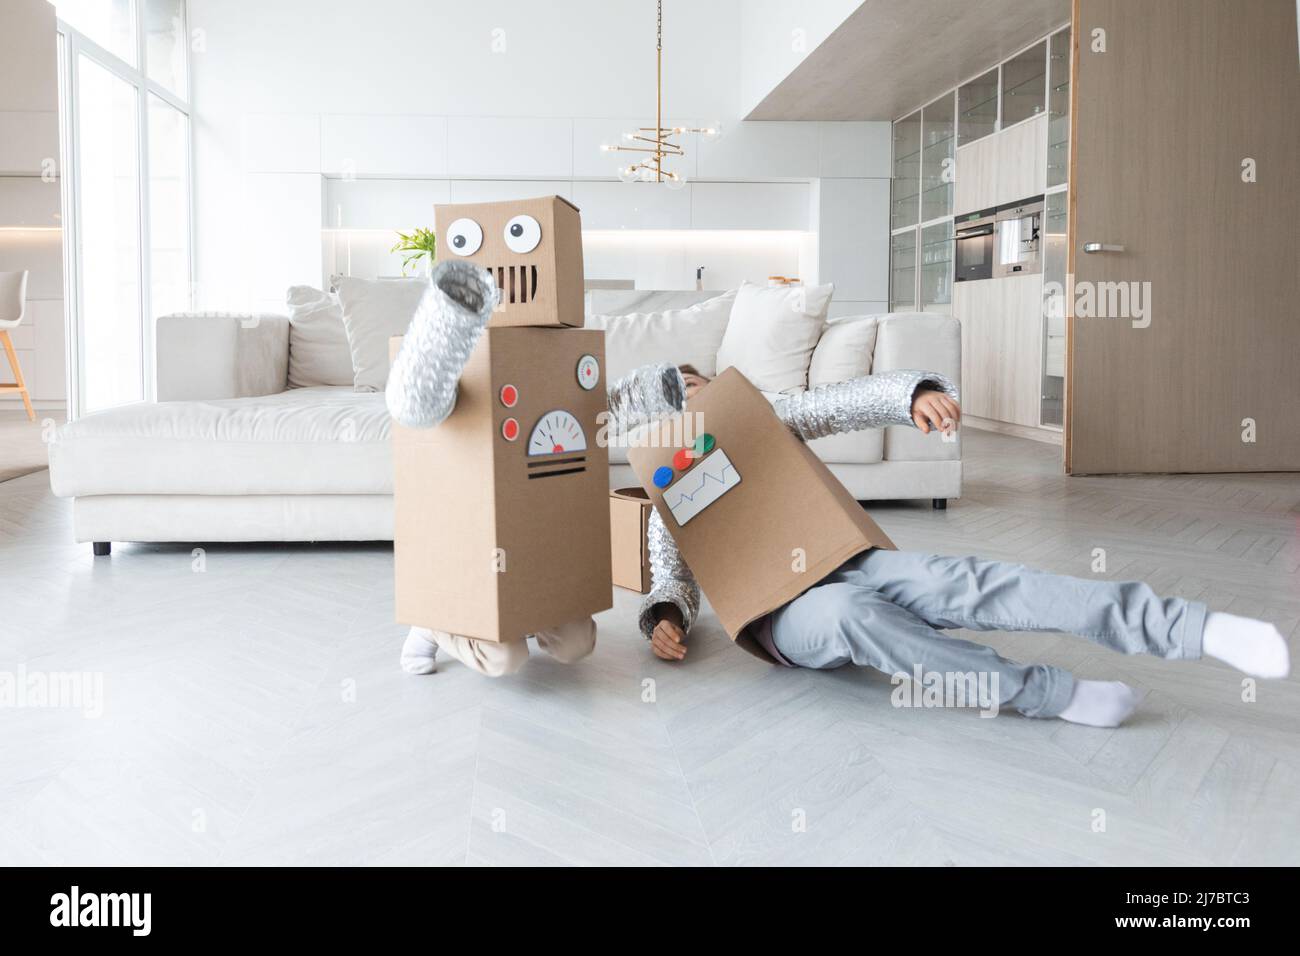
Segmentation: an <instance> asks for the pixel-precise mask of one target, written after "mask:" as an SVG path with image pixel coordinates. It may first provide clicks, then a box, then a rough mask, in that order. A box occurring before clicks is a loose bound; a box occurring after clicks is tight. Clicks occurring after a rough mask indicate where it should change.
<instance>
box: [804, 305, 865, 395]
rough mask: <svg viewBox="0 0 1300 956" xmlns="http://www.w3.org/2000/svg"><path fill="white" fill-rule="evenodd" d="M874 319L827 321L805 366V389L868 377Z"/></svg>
mask: <svg viewBox="0 0 1300 956" xmlns="http://www.w3.org/2000/svg"><path fill="white" fill-rule="evenodd" d="M876 324H877V317H876V316H874V315H854V316H845V317H843V318H836V319H831V320H830V321H829V322H828V323H827V324H826V328H825V329H824V330H823V331H822V337H821V338H820V339H818V340H817V347H816V348H815V349H813V354H812V359H811V361H810V362H809V363H808V387H809V388H816V387H817V386H818V385H828V384H830V383H832V382H847V381H849V380H850V379H854V378H861V377H862V376H863V375H869V374H871V355H872V353H873V352H874V351H875V350H876Z"/></svg>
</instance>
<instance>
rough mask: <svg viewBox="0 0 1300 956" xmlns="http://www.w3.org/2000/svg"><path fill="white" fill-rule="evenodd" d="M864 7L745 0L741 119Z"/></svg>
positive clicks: (828, 0) (848, 2)
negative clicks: (859, 8)
mask: <svg viewBox="0 0 1300 956" xmlns="http://www.w3.org/2000/svg"><path fill="white" fill-rule="evenodd" d="M861 5H862V0H744V3H743V4H742V8H741V29H740V38H741V44H740V49H741V56H740V104H739V106H740V109H739V115H741V116H746V115H748V114H749V112H750V111H751V110H752V109H753V108H754V107H756V106H757V105H758V104H759V103H761V102H762V101H763V98H764V97H766V96H767V94H768V93H770V92H772V89H773V88H774V87H775V86H776V85H777V84H778V83H780V82H781V81H782V80H783V79H785V78H786V77H787V76H789V75H790V73H791V72H792V71H793V70H794V68H795V67H797V66H798V65H799V64H800V63H802V62H803V61H804V58H805V57H807V56H808V54H809V53H811V52H812V51H813V50H815V49H816V48H817V47H818V46H820V45H821V43H822V41H823V40H825V39H826V38H827V37H828V36H830V35H831V33H833V32H834V30H835V28H836V27H838V26H839V25H840V24H841V23H843V22H844V21H845V20H846V19H848V16H849V14H851V13H852V12H853V11H854V10H856V9H857V8H858V7H860V6H861ZM846 95H848V94H846Z"/></svg>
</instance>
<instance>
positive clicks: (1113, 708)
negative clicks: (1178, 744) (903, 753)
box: [640, 366, 1290, 727]
mask: <svg viewBox="0 0 1300 956" xmlns="http://www.w3.org/2000/svg"><path fill="white" fill-rule="evenodd" d="M681 371H682V373H683V379H684V387H685V393H686V395H687V397H688V398H689V397H691V396H693V395H694V394H695V393H696V392H697V391H698V390H699V389H701V388H703V387H705V386H706V385H707V384H708V381H709V380H708V379H707V378H705V377H704V376H701V375H700V374H699V372H698V371H696V370H695V369H694V368H690V367H689V366H687V367H683V368H682V370H681ZM830 408H833V410H834V414H827V411H828V409H830ZM775 412H776V414H777V416H778V417H779V418H780V419H781V420H782V421H783V422H784V423H785V425H786V426H787V427H788V428H789V429H790V430H791V431H793V432H794V433H795V434H796V435H797V436H799V437H800V438H802V439H803V440H805V441H808V440H811V439H814V438H820V437H823V436H824V435H827V434H834V433H837V432H844V431H857V430H860V429H865V428H880V427H884V426H887V425H915V426H916V427H917V428H919V429H920V430H921V431H922V432H927V433H928V432H929V431H930V430H931V429H937V430H939V431H943V432H947V431H948V430H950V429H955V428H956V427H957V426H958V423H959V421H960V417H961V410H960V408H959V406H958V404H957V393H956V390H955V389H954V387H953V386H952V384H951V383H950V382H949V381H948V380H947V379H946V378H944V377H943V376H942V375H937V374H935V373H932V372H916V371H891V372H885V373H881V374H877V375H872V376H867V377H865V378H862V379H858V380H856V381H855V382H845V383H840V384H838V385H827V386H822V387H821V388H819V389H815V390H813V391H812V392H809V393H805V394H804V395H802V396H797V397H794V398H787V399H782V400H780V401H778V402H777V403H776V405H775ZM830 422H834V423H835V425H834V426H831V425H829V424H828V423H830ZM649 539H650V542H649V543H650V560H651V571H652V580H653V586H652V589H651V592H650V594H649V595H648V596H647V597H646V599H645V600H644V602H643V604H642V608H641V614H640V624H641V630H642V632H643V633H644V635H645V636H646V637H647V638H648V639H649V640H650V646H651V649H652V650H653V652H654V653H655V654H656V655H657V656H658V657H661V658H663V659H664V660H668V661H680V660H684V659H685V658H686V655H687V644H686V637H687V634H688V633H689V632H690V629H691V626H692V624H694V622H695V618H696V614H697V612H698V610H699V602H700V589H699V586H698V584H697V583H696V581H695V578H694V575H692V574H691V571H690V569H689V568H688V567H687V566H686V564H685V562H684V561H683V560H682V558H681V555H680V553H679V552H678V550H677V546H676V544H675V543H674V541H673V537H672V535H671V534H670V533H669V531H668V528H667V527H666V526H665V524H664V522H663V519H662V518H661V517H660V515H659V512H658V511H657V510H654V511H652V513H651V517H650V529H649ZM948 628H968V629H970V630H977V631H991V630H1006V631H1065V632H1069V633H1072V634H1077V635H1079V636H1080V637H1084V638H1086V639H1088V640H1090V641H1093V642H1094V643H1097V644H1100V645H1101V646H1103V647H1108V648H1110V649H1111V650H1115V651H1120V652H1121V653H1125V654H1138V653H1145V654H1153V655H1155V656H1158V657H1164V658H1166V659H1170V660H1178V659H1181V660H1197V659H1199V658H1200V657H1202V656H1203V655H1209V656H1210V657H1214V658H1217V659H1219V660H1222V661H1224V662H1226V663H1228V664H1231V665H1232V666H1233V667H1236V668H1237V669H1238V670H1240V671H1243V672H1244V673H1247V674H1251V675H1253V676H1256V677H1285V676H1286V675H1287V673H1288V672H1289V670H1290V658H1289V652H1288V649H1287V645H1286V642H1285V641H1284V640H1283V638H1282V636H1281V634H1279V633H1278V631H1277V629H1276V628H1275V627H1273V625H1271V624H1268V623H1266V622H1264V621H1257V620H1252V619H1250V618H1244V617H1238V616H1236V615H1232V614H1223V613H1207V610H1206V607H1205V605H1204V604H1202V603H1200V602H1198V601H1187V600H1184V599H1182V598H1161V597H1158V596H1157V595H1156V594H1155V593H1154V592H1153V591H1152V590H1151V588H1149V587H1148V586H1147V585H1145V584H1142V583H1140V582H1135V581H1129V582H1116V581H1094V580H1086V579H1081V578H1072V577H1066V576H1064V575H1059V574H1051V573H1048V572H1044V571H1035V570H1032V569H1030V568H1026V567H1024V566H1022V565H1016V564H1007V563H1003V562H1000V561H986V560H982V559H980V558H975V557H960V558H952V557H942V556H937V555H927V554H916V553H912V552H907V551H892V550H887V549H883V548H872V549H870V550H868V551H866V552H863V553H861V554H858V555H856V556H854V557H852V558H850V559H849V560H848V561H846V562H844V564H843V565H841V566H840V567H839V568H838V569H836V570H835V571H833V572H832V573H831V574H830V575H828V576H827V577H824V578H822V579H821V580H820V581H818V582H817V583H816V584H815V585H813V586H812V587H811V588H809V589H808V590H806V591H804V592H803V593H802V594H801V595H799V596H798V597H796V598H795V599H794V600H792V601H790V602H788V603H786V604H784V605H782V606H781V607H778V608H777V609H776V610H775V611H772V612H771V613H770V614H767V615H766V616H764V617H762V618H760V619H759V620H757V621H755V622H753V623H752V624H750V625H749V626H748V627H747V628H746V629H745V631H746V633H747V634H748V635H749V636H750V637H752V638H753V640H754V641H755V642H756V643H757V644H758V645H759V646H760V647H762V648H763V649H764V650H765V651H766V652H767V653H768V654H769V655H771V657H772V659H773V660H775V661H776V662H777V663H779V664H782V665H785V666H787V667H811V668H818V669H827V668H834V667H840V666H842V665H844V664H850V663H852V664H857V665H860V666H868V667H874V668H876V669H878V670H880V671H883V672H885V673H886V674H890V675H894V674H899V673H901V674H904V675H907V676H909V677H910V676H912V675H913V674H914V673H915V672H916V671H917V670H918V669H919V670H920V671H921V672H923V673H938V674H966V673H972V672H974V673H985V674H990V675H992V676H993V677H994V678H996V680H990V681H989V682H988V683H989V684H990V685H992V686H993V687H995V688H996V695H997V697H998V700H997V704H998V705H999V706H1001V705H1009V706H1011V707H1014V708H1015V709H1016V710H1018V711H1019V712H1020V713H1022V714H1024V715H1026V716H1029V717H1060V718H1061V719H1063V720H1068V721H1071V722H1073V723H1079V724H1088V725H1091V726H1094V727H1115V726H1118V725H1119V724H1121V723H1123V721H1124V720H1125V719H1126V718H1127V717H1128V716H1129V715H1130V714H1131V713H1132V712H1133V709H1134V708H1135V707H1136V705H1137V695H1136V694H1135V693H1134V691H1133V690H1132V689H1131V688H1129V687H1128V686H1126V685H1125V684H1123V683H1120V682H1118V681H1095V680H1082V679H1079V678H1076V677H1074V676H1073V675H1072V674H1070V673H1069V672H1068V671H1065V670H1062V669H1061V668H1059V667H1053V666H1051V665H1045V664H1028V665H1027V664H1018V663H1016V662H1014V661H1009V660H1006V659H1005V658H1002V657H1000V656H998V654H997V653H996V652H994V651H993V650H992V649H991V648H989V647H986V646H984V645H981V644H975V643H972V642H970V641H964V640H960V639H958V638H953V637H948V636H946V635H944V634H943V633H942V631H943V630H945V629H948Z"/></svg>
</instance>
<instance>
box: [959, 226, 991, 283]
mask: <svg viewBox="0 0 1300 956" xmlns="http://www.w3.org/2000/svg"><path fill="white" fill-rule="evenodd" d="M996 226H997V215H996V213H995V211H994V210H992V209H990V210H987V211H985V212H972V213H968V214H966V215H965V216H958V217H957V218H956V219H955V220H954V221H953V244H952V245H953V260H954V261H953V281H954V282H968V281H970V280H972V279H992V278H993V233H994V231H995V229H996Z"/></svg>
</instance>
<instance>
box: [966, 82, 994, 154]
mask: <svg viewBox="0 0 1300 956" xmlns="http://www.w3.org/2000/svg"><path fill="white" fill-rule="evenodd" d="M997 123H998V71H997V69H996V68H995V69H992V70H989V71H988V72H987V73H985V74H984V75H983V76H980V77H976V78H975V79H973V80H971V81H970V82H969V83H965V84H963V85H962V86H960V87H958V89H957V142H958V144H959V145H961V146H965V145H966V144H967V143H973V142H975V140H977V139H980V138H981V137H984V136H987V135H988V134H989V133H992V132H993V131H994V130H995V129H997Z"/></svg>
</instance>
